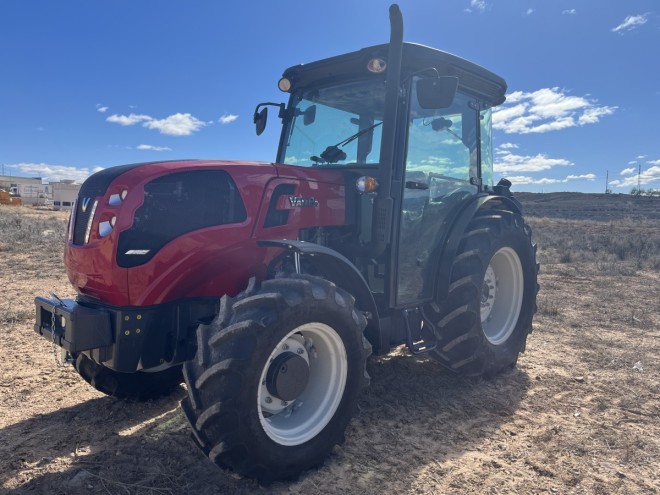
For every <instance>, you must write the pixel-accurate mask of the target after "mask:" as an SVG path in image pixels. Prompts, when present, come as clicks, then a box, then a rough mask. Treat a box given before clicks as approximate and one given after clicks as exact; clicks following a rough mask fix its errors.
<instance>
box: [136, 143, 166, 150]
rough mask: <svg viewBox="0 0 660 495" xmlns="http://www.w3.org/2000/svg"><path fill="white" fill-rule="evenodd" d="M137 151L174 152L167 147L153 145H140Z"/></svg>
mask: <svg viewBox="0 0 660 495" xmlns="http://www.w3.org/2000/svg"><path fill="white" fill-rule="evenodd" d="M137 149H139V150H146V151H172V148H168V147H167V146H153V145H151V144H140V145H138V147H137Z"/></svg>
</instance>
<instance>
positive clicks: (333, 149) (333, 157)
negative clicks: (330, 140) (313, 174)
mask: <svg viewBox="0 0 660 495" xmlns="http://www.w3.org/2000/svg"><path fill="white" fill-rule="evenodd" d="M381 124H382V122H378V123H376V124H374V125H371V126H369V127H366V128H364V129H362V130H361V131H358V132H356V133H355V134H353V135H352V136H349V137H347V138H346V139H344V140H343V141H339V142H338V143H337V144H335V145H334V146H328V147H327V148H326V149H325V150H324V151H323V153H321V156H320V157H318V156H316V155H314V156H311V157H310V160H312V161H313V162H314V163H316V164H319V163H337V162H340V161H342V160H346V153H345V152H344V151H343V150H340V149H339V147H340V146H342V147H344V146H346V145H347V144H348V143H350V142H352V141H355V140H356V139H357V138H359V137H360V136H362V135H363V134H366V133H367V132H371V131H373V130H374V129H375V128H376V127H378V126H379V125H381Z"/></svg>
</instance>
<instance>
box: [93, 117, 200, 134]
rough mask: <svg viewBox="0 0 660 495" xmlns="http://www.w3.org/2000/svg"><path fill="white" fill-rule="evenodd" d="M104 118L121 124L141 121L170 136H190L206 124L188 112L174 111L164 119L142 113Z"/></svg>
mask: <svg viewBox="0 0 660 495" xmlns="http://www.w3.org/2000/svg"><path fill="white" fill-rule="evenodd" d="M105 120H106V121H108V122H112V123H114V124H119V125H122V126H130V125H135V124H139V123H140V122H141V123H142V126H143V127H146V128H147V129H156V130H157V131H159V132H160V133H161V134H167V135H170V136H190V135H191V134H192V133H193V132H196V131H198V130H200V129H201V128H202V127H204V126H205V125H207V124H206V123H205V122H202V121H201V120H199V119H198V118H196V117H193V116H192V115H191V114H189V113H175V114H174V115H170V116H169V117H165V118H164V119H154V118H153V117H151V116H150V115H144V114H134V113H132V114H130V115H117V114H114V115H110V117H108V118H107V119H105Z"/></svg>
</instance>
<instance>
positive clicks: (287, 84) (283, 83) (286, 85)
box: [277, 77, 291, 93]
mask: <svg viewBox="0 0 660 495" xmlns="http://www.w3.org/2000/svg"><path fill="white" fill-rule="evenodd" d="M277 87H278V88H280V91H284V92H285V93H286V92H287V91H289V90H290V89H291V81H289V80H288V79H287V78H286V77H283V78H282V79H280V80H279V81H278V83H277Z"/></svg>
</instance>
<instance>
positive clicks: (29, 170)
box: [5, 163, 103, 183]
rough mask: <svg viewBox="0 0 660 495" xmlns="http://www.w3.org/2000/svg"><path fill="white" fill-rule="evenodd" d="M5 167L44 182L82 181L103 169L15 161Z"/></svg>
mask: <svg viewBox="0 0 660 495" xmlns="http://www.w3.org/2000/svg"><path fill="white" fill-rule="evenodd" d="M5 167H8V168H13V169H16V170H19V171H20V172H21V173H23V174H26V175H29V176H30V177H41V178H42V179H45V180H46V182H57V181H60V180H75V181H76V182H79V183H81V182H83V181H84V180H85V179H86V178H87V177H89V176H90V175H91V174H93V173H95V172H98V171H99V170H103V167H94V168H93V169H91V170H90V169H89V168H87V167H83V168H78V167H72V166H68V165H52V164H49V163H16V164H11V165H5Z"/></svg>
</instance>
